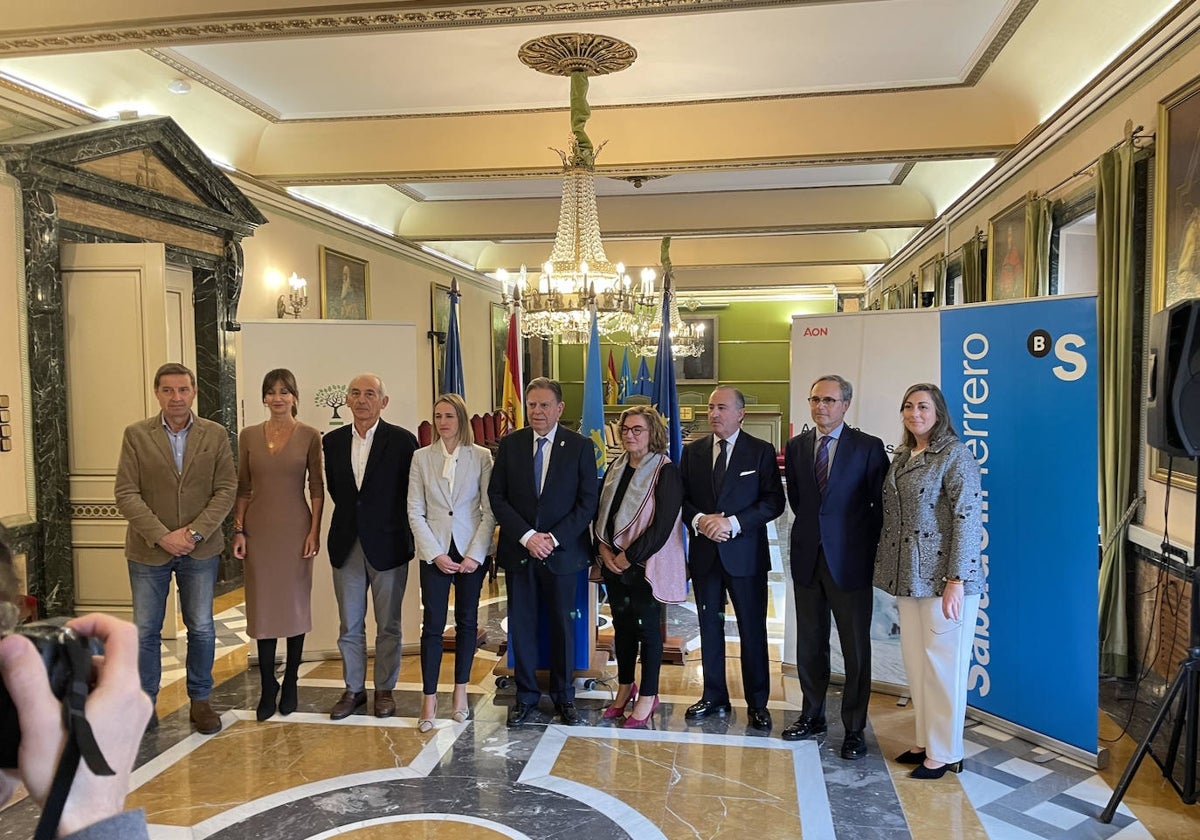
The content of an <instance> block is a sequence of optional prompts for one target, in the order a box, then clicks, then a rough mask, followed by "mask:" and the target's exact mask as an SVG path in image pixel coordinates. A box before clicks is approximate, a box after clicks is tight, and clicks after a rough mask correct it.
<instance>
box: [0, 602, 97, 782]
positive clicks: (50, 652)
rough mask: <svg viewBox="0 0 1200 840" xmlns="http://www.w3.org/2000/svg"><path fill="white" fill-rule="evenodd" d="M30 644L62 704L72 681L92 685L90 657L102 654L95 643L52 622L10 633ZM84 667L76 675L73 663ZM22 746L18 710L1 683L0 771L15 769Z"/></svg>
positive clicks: (33, 625) (43, 622) (25, 625)
mask: <svg viewBox="0 0 1200 840" xmlns="http://www.w3.org/2000/svg"><path fill="white" fill-rule="evenodd" d="M12 632H13V633H15V634H18V635H21V636H24V637H25V638H27V639H29V641H31V642H33V646H34V647H35V648H37V652H38V654H39V655H40V656H41V658H42V662H43V663H44V664H45V665H46V676H47V677H49V679H50V690H51V691H52V692H53V693H54V696H55V697H57V698H58V699H59V700H62V699H63V697H64V696H65V695H66V693H67V689H68V688H69V687H70V685H71V683H72V682H73V681H79V682H81V683H83V684H84V685H86V686H88V687H89V689H90V687H91V685H92V680H93V674H92V656H93V655H99V654H102V653H103V652H104V649H103V646H102V645H101V643H100V641H99V640H98V639H90V638H88V637H87V636H81V635H80V634H78V633H76V632H75V631H74V630H72V629H71V628H70V627H66V626H63V625H62V624H60V623H56V622H52V621H42V622H36V623H34V624H23V625H20V626H19V627H17V628H16V629H15V630H13V631H12ZM72 649H74V650H75V651H80V650H82V651H84V652H85V653H86V655H85V656H75V657H74V658H73V657H72V656H71V653H72ZM73 659H74V661H75V662H78V663H86V664H83V666H82V667H85V668H86V669H87V673H82V674H77V673H75V668H74V667H73V666H72V661H73ZM20 745H21V727H20V723H19V722H18V719H17V707H16V706H15V705H13V702H12V698H11V697H9V696H8V688H7V687H6V686H5V685H4V682H3V680H0V769H13V768H15V767H16V766H17V749H18V747H20Z"/></svg>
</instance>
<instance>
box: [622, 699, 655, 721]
mask: <svg viewBox="0 0 1200 840" xmlns="http://www.w3.org/2000/svg"><path fill="white" fill-rule="evenodd" d="M657 711H658V695H657V694H656V695H654V702H653V703H651V704H650V712H649V713H648V714H647V715H646V716H645V717H644V718H635V717H627V718H625V723H624V724H622V725H621V728H622V729H645V728H646V724H647V723H649V722H650V718H652V717H654V713H655V712H657Z"/></svg>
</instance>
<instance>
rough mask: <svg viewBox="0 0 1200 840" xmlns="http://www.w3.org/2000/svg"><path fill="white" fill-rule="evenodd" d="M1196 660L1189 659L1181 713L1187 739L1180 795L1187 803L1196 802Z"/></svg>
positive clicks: (1199, 688) (1199, 685) (1199, 709)
mask: <svg viewBox="0 0 1200 840" xmlns="http://www.w3.org/2000/svg"><path fill="white" fill-rule="evenodd" d="M1197 664H1200V663H1197V661H1196V660H1194V659H1193V660H1189V661H1188V664H1187V665H1186V666H1185V667H1186V668H1187V670H1188V687H1187V695H1186V697H1185V698H1184V706H1183V713H1184V715H1186V716H1187V741H1186V742H1185V745H1184V750H1183V761H1184V765H1183V789H1182V790H1180V792H1179V793H1180V797H1181V798H1182V799H1183V801H1184V802H1185V803H1186V804H1188V805H1194V804H1195V803H1196V724H1197V721H1196V716H1197V715H1198V714H1200V670H1198V669H1197V668H1196V666H1197Z"/></svg>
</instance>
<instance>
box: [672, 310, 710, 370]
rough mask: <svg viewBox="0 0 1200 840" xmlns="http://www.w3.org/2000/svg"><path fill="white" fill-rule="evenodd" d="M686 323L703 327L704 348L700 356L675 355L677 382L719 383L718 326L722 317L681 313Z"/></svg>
mask: <svg viewBox="0 0 1200 840" xmlns="http://www.w3.org/2000/svg"><path fill="white" fill-rule="evenodd" d="M679 317H680V319H681V320H682V321H683V322H684V323H685V324H697V325H699V326H701V327H703V333H702V337H703V350H702V352H701V353H700V355H699V356H687V357H679V356H676V357H675V382H676V383H677V384H679V385H682V384H683V383H685V382H687V383H696V384H702V383H707V384H711V385H716V384H717V381H718V380H717V377H718V375H719V372H718V368H717V348H718V346H719V345H720V342H719V340H718V336H717V327H718V325H719V324H720V319H718V318H717V316H716V315H691V314H689V315H682V314H681V315H680V316H679Z"/></svg>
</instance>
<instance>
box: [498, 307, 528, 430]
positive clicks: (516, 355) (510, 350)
mask: <svg viewBox="0 0 1200 840" xmlns="http://www.w3.org/2000/svg"><path fill="white" fill-rule="evenodd" d="M521 392H522V385H521V327H520V324H519V323H518V322H517V311H516V310H515V309H514V310H513V312H512V314H511V315H509V316H508V344H507V346H506V347H505V348H504V398H503V401H502V402H501V404H500V410H501V411H502V412H503V414H502V415H501V417H500V426H501V428H500V434H501V435H506V434H508V433H509V432H512V431H515V430H517V429H520V428H523V427H524V426H525V410H524V409H525V407H524V405H523V395H522V393H521Z"/></svg>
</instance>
